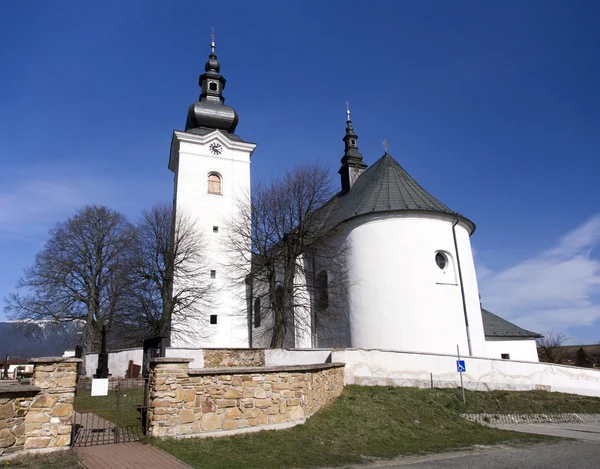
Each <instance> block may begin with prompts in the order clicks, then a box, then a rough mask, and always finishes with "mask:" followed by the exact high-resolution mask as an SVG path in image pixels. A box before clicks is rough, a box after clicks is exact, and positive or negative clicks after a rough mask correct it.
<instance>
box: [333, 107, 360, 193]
mask: <svg viewBox="0 0 600 469" xmlns="http://www.w3.org/2000/svg"><path fill="white" fill-rule="evenodd" d="M342 140H343V142H344V147H345V148H344V156H343V157H342V161H341V162H342V167H341V168H340V170H339V171H338V173H339V174H340V176H341V177H342V193H346V192H348V191H349V190H350V189H351V188H352V185H353V184H354V182H355V181H356V179H358V177H359V176H360V175H361V174H362V173H363V171H364V170H365V168H366V167H367V165H366V164H365V163H364V162H363V156H362V153H361V152H359V151H358V145H357V144H356V142H357V140H358V135H356V133H355V132H354V127H353V126H352V121H351V120H350V103H349V102H348V101H346V135H344V138H343V139H342Z"/></svg>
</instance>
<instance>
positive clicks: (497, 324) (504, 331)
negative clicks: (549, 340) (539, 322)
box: [481, 308, 542, 339]
mask: <svg viewBox="0 0 600 469" xmlns="http://www.w3.org/2000/svg"><path fill="white" fill-rule="evenodd" d="M481 318H482V319H483V332H484V334H485V337H486V339H488V338H501V337H504V338H519V339H537V338H538V337H542V336H541V335H540V334H538V333H537V332H532V331H528V330H527V329H523V328H521V327H519V326H517V325H516V324H513V323H512V322H508V321H507V320H506V319H502V318H501V317H500V316H496V315H495V314H494V313H491V312H489V311H488V310H487V309H483V308H481Z"/></svg>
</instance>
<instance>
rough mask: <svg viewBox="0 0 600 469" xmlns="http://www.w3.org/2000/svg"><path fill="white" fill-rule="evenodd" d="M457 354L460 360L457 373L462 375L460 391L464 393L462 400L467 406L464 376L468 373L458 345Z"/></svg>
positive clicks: (457, 363) (457, 364) (457, 362)
mask: <svg viewBox="0 0 600 469" xmlns="http://www.w3.org/2000/svg"><path fill="white" fill-rule="evenodd" d="M456 354H457V355H458V360H456V371H458V373H459V374H460V389H461V391H462V400H463V404H466V403H467V401H466V400H465V387H464V385H463V377H462V374H463V373H464V372H465V371H467V365H465V361H464V360H461V359H460V349H459V348H458V344H456Z"/></svg>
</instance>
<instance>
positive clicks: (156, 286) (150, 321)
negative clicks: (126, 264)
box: [119, 203, 210, 344]
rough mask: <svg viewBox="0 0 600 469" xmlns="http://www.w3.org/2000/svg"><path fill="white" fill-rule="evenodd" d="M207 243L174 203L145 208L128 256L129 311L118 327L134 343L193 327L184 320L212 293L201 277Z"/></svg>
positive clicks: (204, 302) (192, 315) (203, 270)
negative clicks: (129, 282)
mask: <svg viewBox="0 0 600 469" xmlns="http://www.w3.org/2000/svg"><path fill="white" fill-rule="evenodd" d="M203 247H204V243H203V240H202V236H201V234H200V233H199V231H198V230H197V228H196V226H195V225H194V223H193V222H192V221H191V219H190V218H189V216H187V215H186V214H184V213H181V212H178V213H177V216H175V213H174V210H173V206H172V205H171V204H168V203H158V204H155V205H154V206H153V207H151V208H150V209H149V210H145V211H143V212H142V217H141V219H140V222H139V223H138V224H137V226H136V243H135V248H134V249H133V257H132V259H131V261H130V267H131V276H132V279H133V282H134V288H132V290H131V293H130V295H129V305H128V306H129V308H128V311H127V313H126V314H124V315H122V316H120V318H119V320H120V321H121V323H122V325H124V326H125V327H121V328H120V329H121V330H122V331H125V332H126V334H127V336H128V340H129V341H130V342H131V343H132V344H139V343H140V342H141V341H142V340H143V339H144V338H147V337H151V336H170V335H171V334H179V333H182V332H189V331H187V327H186V324H188V323H189V320H190V319H192V318H197V317H199V315H200V309H201V308H202V307H203V306H204V305H205V304H206V302H207V300H208V298H209V293H210V284H209V283H208V282H207V281H205V279H204V278H203V276H205V275H206V268H205V262H204V257H203ZM174 317H177V321H176V322H174V321H173V318H174ZM201 332H202V331H197V333H201ZM123 339H124V340H126V338H123Z"/></svg>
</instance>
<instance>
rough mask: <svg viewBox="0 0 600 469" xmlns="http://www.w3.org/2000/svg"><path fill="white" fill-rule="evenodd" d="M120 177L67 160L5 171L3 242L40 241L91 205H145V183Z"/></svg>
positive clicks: (0, 183)
mask: <svg viewBox="0 0 600 469" xmlns="http://www.w3.org/2000/svg"><path fill="white" fill-rule="evenodd" d="M9 174H10V179H9V176H8V175H9ZM117 177H119V176H118V175H108V174H97V173H96V174H93V173H92V172H91V170H90V169H89V168H86V167H84V166H82V165H75V164H71V163H66V162H65V163H63V164H61V165H53V166H48V165H39V166H36V167H28V168H26V170H25V169H23V168H21V169H19V170H15V171H12V172H5V173H4V174H3V176H2V177H0V242H2V241H7V240H11V239H22V240H27V241H33V242H36V241H37V242H39V241H40V240H43V239H45V238H46V236H47V232H48V229H50V228H51V227H52V226H54V224H55V223H56V222H58V221H63V220H66V219H67V218H68V217H70V216H72V215H73V214H74V213H75V211H76V210H77V209H78V208H80V207H82V206H84V205H87V204H103V205H107V206H109V207H111V208H115V209H117V210H123V209H125V210H127V209H129V208H131V207H130V206H133V207H134V208H135V209H137V208H138V206H143V205H144V204H143V202H142V199H144V197H147V195H146V191H144V190H143V189H142V188H141V187H140V186H141V183H138V182H137V181H134V182H133V184H132V183H129V184H124V183H123V182H122V181H121V180H118V179H116V178H117ZM127 211H129V210H127ZM135 211H137V210H135Z"/></svg>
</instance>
